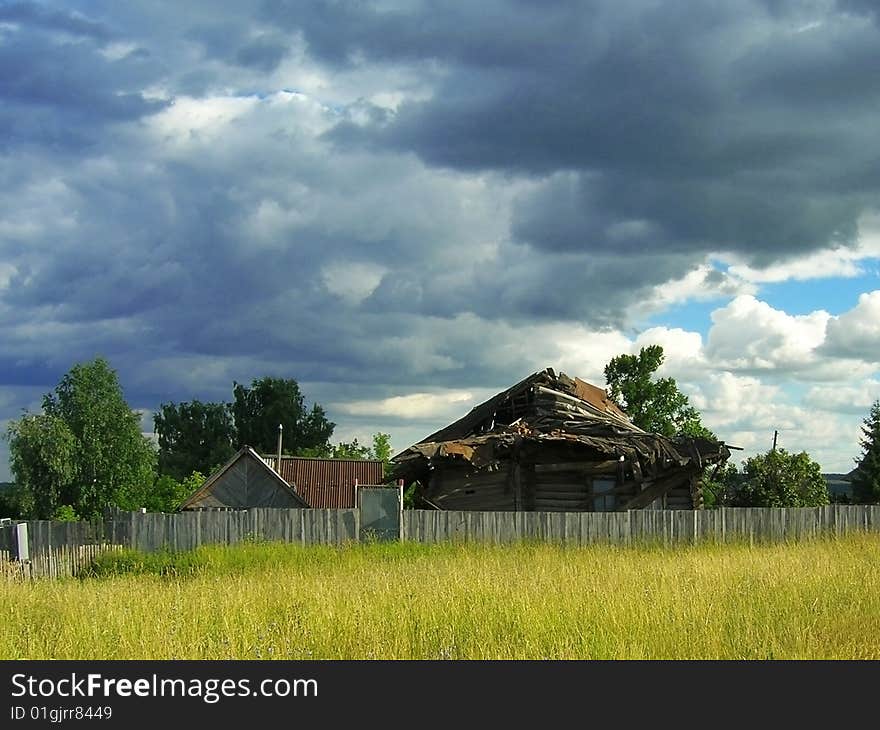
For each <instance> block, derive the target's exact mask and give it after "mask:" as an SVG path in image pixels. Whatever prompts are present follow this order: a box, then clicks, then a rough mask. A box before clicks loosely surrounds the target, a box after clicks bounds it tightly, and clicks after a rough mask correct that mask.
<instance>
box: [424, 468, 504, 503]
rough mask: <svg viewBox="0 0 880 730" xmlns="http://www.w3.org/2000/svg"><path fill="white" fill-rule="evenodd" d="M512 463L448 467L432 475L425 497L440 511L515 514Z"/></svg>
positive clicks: (437, 469)
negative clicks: (480, 466)
mask: <svg viewBox="0 0 880 730" xmlns="http://www.w3.org/2000/svg"><path fill="white" fill-rule="evenodd" d="M512 467H513V465H512V463H511V462H502V463H501V464H493V465H491V467H483V468H482V469H477V468H475V467H473V466H471V465H469V464H468V465H458V464H449V465H445V464H444V465H442V466H438V467H437V468H436V469H434V470H433V471H432V472H431V479H430V483H429V485H428V489H427V491H426V492H425V497H426V498H427V499H428V500H430V501H431V502H432V503H433V504H435V505H437V506H438V507H439V508H440V509H451V510H456V509H460V510H485V511H499V512H506V511H509V510H515V509H516V508H517V507H516V500H515V496H514V490H513V485H512V483H511V479H510V474H511V471H512Z"/></svg>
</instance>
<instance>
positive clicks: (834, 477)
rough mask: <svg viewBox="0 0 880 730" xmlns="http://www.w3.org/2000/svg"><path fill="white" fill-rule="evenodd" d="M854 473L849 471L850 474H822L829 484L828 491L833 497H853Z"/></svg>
mask: <svg viewBox="0 0 880 730" xmlns="http://www.w3.org/2000/svg"><path fill="white" fill-rule="evenodd" d="M853 471H855V470H853ZM852 475H853V472H849V474H823V475H822V476H823V477H824V478H825V482H826V483H827V484H828V493H829V494H830V495H831V496H832V497H852Z"/></svg>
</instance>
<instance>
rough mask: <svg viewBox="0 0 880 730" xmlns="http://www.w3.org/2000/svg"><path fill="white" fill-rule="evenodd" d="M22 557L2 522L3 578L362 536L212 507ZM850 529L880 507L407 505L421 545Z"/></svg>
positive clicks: (60, 528)
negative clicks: (116, 555)
mask: <svg viewBox="0 0 880 730" xmlns="http://www.w3.org/2000/svg"><path fill="white" fill-rule="evenodd" d="M26 524H27V527H28V553H29V555H28V557H29V560H27V561H25V562H22V561H19V560H17V559H16V558H17V557H18V554H17V549H18V546H17V543H16V538H15V532H16V527H15V524H12V525H3V526H0V575H2V576H6V577H7V578H12V579H18V578H22V577H32V578H36V577H57V576H65V575H66V576H69V575H76V574H77V573H78V572H79V571H81V570H82V569H84V568H85V567H87V566H88V565H89V563H90V562H91V560H92V559H93V558H94V557H95V556H96V555H98V554H99V553H101V552H103V551H106V550H120V549H122V548H134V549H137V550H141V551H144V552H152V551H156V550H162V549H167V550H174V551H179V550H192V549H194V548H197V547H198V546H200V545H206V544H226V545H233V544H236V543H240V542H244V541H249V540H266V541H281V542H289V543H296V544H300V545H314V544H324V545H341V544H344V543H347V542H355V541H357V540H359V539H360V537H361V535H360V515H359V512H358V510H356V509H272V508H265V509H250V510H239V511H233V510H210V511H194V512H183V513H176V514H162V513H140V512H117V513H114V514H110V515H108V516H107V518H106V519H105V520H103V521H98V522H95V523H90V522H49V521H45V520H40V521H33V522H28V523H26ZM854 531H874V532H880V506H878V505H829V506H826V507H815V508H796V509H795V508H778V509H765V508H724V509H718V510H635V511H630V512H454V511H430V510H406V511H404V513H403V524H402V525H401V533H402V536H403V539H405V540H412V541H415V542H423V543H436V542H447V541H452V542H486V543H494V544H505V543H513V542H519V541H539V542H556V543H561V544H566V545H589V544H595V543H610V544H618V545H625V544H634V543H640V542H651V543H661V544H664V545H671V544H675V543H694V542H699V541H716V542H730V541H746V542H750V543H755V542H773V541H783V540H803V539H811V538H815V537H819V536H821V535H829V534H830V535H842V534H845V533H848V532H854Z"/></svg>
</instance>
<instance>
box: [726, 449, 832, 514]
mask: <svg viewBox="0 0 880 730" xmlns="http://www.w3.org/2000/svg"><path fill="white" fill-rule="evenodd" d="M742 472H743V473H742V477H741V479H742V484H741V487H740V490H739V494H738V497H737V504H738V505H739V506H742V507H819V506H821V505H823V504H828V485H827V484H826V482H825V478H824V477H823V476H822V470H821V467H820V466H819V465H818V464H817V463H816V462H815V461H813V460H812V459H811V458H810V456H809V454H807V452H805V451H802V452H800V453H799V454H790V453H789V452H787V451H786V450H785V449H775V450H774V449H771V450H770V451H768V452H767V453H766V454H758V455H757V456H753V457H751V458H750V459H747V460H746V462H745V463H744V464H743V469H742Z"/></svg>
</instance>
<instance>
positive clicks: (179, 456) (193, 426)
mask: <svg viewBox="0 0 880 730" xmlns="http://www.w3.org/2000/svg"><path fill="white" fill-rule="evenodd" d="M153 423H154V425H155V430H156V435H157V436H158V441H159V473H160V474H161V475H163V476H170V477H172V478H173V479H175V480H178V481H179V480H181V479H184V478H186V477H187V476H189V475H190V474H192V473H193V472H194V471H198V472H201V473H204V474H210V473H211V472H212V471H214V469H215V468H216V467H218V466H220V465H222V464H224V463H225V462H226V461H228V460H229V459H230V458H231V457H232V455H233V453H234V449H233V446H232V444H233V441H234V440H235V428H234V426H233V423H232V414H231V413H230V408H229V405H228V404H226V403H202V402H201V401H198V400H193V401H189V402H186V403H163V404H162V405H161V406H160V409H159V411H158V412H157V413H156V414H155V415H154V416H153Z"/></svg>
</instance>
